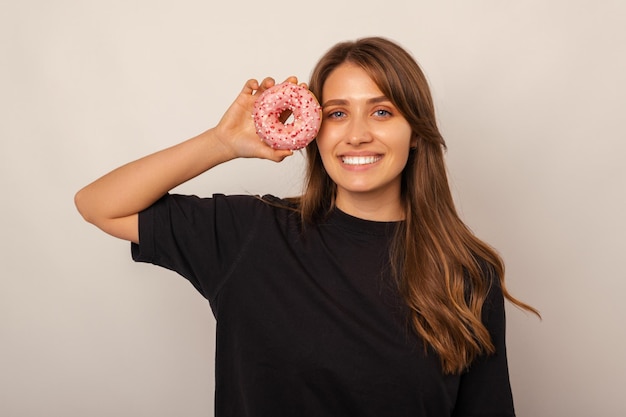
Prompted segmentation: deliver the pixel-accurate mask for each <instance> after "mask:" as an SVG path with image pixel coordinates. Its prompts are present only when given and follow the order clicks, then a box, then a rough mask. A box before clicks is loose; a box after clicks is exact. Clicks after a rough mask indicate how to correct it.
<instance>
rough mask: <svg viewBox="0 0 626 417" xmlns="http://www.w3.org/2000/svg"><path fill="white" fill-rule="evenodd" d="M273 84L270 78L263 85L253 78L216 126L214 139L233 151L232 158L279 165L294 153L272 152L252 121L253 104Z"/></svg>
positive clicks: (286, 151) (296, 80)
mask: <svg viewBox="0 0 626 417" xmlns="http://www.w3.org/2000/svg"><path fill="white" fill-rule="evenodd" d="M285 81H288V82H291V83H297V82H298V79H297V78H296V77H289V78H287V79H286V80H285ZM274 84H275V81H274V79H272V78H269V77H268V78H265V79H264V80H263V81H262V82H261V83H260V84H259V82H258V81H257V80H254V79H251V80H248V81H247V82H246V84H245V85H244V87H243V89H242V90H241V92H240V93H239V95H238V96H237V98H236V100H235V101H234V102H233V104H231V106H230V107H229V108H228V110H227V111H226V113H225V114H224V116H222V119H221V120H220V121H219V123H218V124H217V126H215V128H214V130H213V133H214V134H215V138H216V139H217V140H218V141H219V142H220V143H221V144H222V145H223V146H224V147H225V148H226V149H228V150H229V152H231V154H232V157H233V158H263V159H269V160H272V161H276V162H279V161H282V160H283V159H285V158H286V157H287V156H289V155H292V154H293V151H291V150H285V149H283V150H280V149H273V148H271V147H270V146H268V145H267V144H266V143H265V142H263V141H262V140H261V139H260V138H259V136H258V135H257V133H256V130H255V127H254V121H253V120H252V112H253V110H254V102H255V101H256V100H257V98H258V96H259V95H260V94H261V93H263V91H265V90H267V89H268V88H270V87H272V86H274Z"/></svg>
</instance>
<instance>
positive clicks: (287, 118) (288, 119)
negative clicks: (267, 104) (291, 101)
mask: <svg viewBox="0 0 626 417" xmlns="http://www.w3.org/2000/svg"><path fill="white" fill-rule="evenodd" d="M278 120H280V122H281V123H282V124H284V125H291V124H293V123H294V122H295V120H296V118H295V117H294V116H293V112H292V111H291V110H289V109H286V110H283V112H282V113H281V114H280V116H278Z"/></svg>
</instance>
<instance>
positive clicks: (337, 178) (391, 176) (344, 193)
mask: <svg viewBox="0 0 626 417" xmlns="http://www.w3.org/2000/svg"><path fill="white" fill-rule="evenodd" d="M321 96H322V97H324V103H323V105H322V106H323V118H324V119H323V120H324V123H323V127H322V129H321V130H320V132H319V134H318V136H317V147H318V149H319V153H320V157H321V158H322V162H323V164H324V168H325V169H326V172H327V173H328V175H329V176H330V178H331V179H332V181H333V182H334V183H335V184H336V187H337V188H336V194H335V204H336V206H337V208H339V209H340V210H342V211H344V212H346V213H348V214H351V215H353V216H356V217H361V218H365V219H367V220H377V221H393V220H403V219H404V217H405V214H404V205H403V204H402V202H401V200H400V184H401V174H402V171H403V170H404V167H405V166H406V163H407V160H408V157H409V148H410V147H411V146H415V142H416V137H415V136H414V135H413V132H412V131H411V126H410V125H409V123H408V122H407V120H406V119H405V118H404V116H403V115H402V114H401V113H400V112H399V111H398V110H397V109H396V107H395V106H394V104H393V103H392V102H391V101H390V100H389V99H388V98H387V97H386V96H385V95H384V94H383V93H382V92H381V91H380V88H378V86H377V85H376V84H375V83H374V81H373V80H372V79H371V78H370V77H369V75H368V74H367V73H366V72H365V70H364V69H363V68H361V67H359V66H356V65H354V64H350V63H345V64H342V65H340V66H339V67H337V68H336V69H335V70H334V71H333V72H332V73H331V74H330V75H329V77H328V78H327V79H326V82H325V83H324V88H323V91H322V94H321Z"/></svg>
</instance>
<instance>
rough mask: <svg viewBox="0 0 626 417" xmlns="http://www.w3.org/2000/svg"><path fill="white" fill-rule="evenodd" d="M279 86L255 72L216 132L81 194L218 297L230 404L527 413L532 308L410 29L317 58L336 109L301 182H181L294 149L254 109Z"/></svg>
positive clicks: (211, 297)
mask: <svg viewBox="0 0 626 417" xmlns="http://www.w3.org/2000/svg"><path fill="white" fill-rule="evenodd" d="M288 81H290V82H293V83H297V79H296V78H290V79H288ZM272 85H274V81H273V80H272V79H270V78H266V79H265V80H263V81H262V82H261V83H258V82H257V81H256V80H250V81H248V82H247V83H246V84H245V86H244V88H243V90H242V91H241V93H240V94H239V96H238V97H237V99H236V100H235V102H234V103H233V104H232V105H231V107H230V108H229V109H228V110H227V112H226V113H225V114H224V116H223V118H222V119H221V120H220V122H219V123H218V124H217V125H216V126H215V127H214V128H212V129H209V130H208V131H206V132H204V133H202V134H201V135H199V136H197V137H195V138H192V139H190V140H188V141H186V142H183V143H181V144H179V145H176V146H174V147H171V148H168V149H165V150H163V151H160V152H157V153H155V154H152V155H150V156H147V157H145V158H142V159H140V160H137V161H134V162H131V163H129V164H127V165H125V166H122V167H120V168H118V169H116V170H114V171H112V172H111V173H109V174H107V175H105V176H104V177H102V178H100V179H98V180H97V181H95V182H93V183H92V184H90V185H88V186H87V187H85V188H84V189H82V190H81V191H79V192H78V194H77V195H76V204H77V207H78V209H79V211H80V213H81V214H82V215H83V216H84V217H85V219H86V220H87V221H89V222H92V223H93V224H95V225H96V226H98V227H100V228H101V229H102V230H104V231H105V232H107V233H109V234H111V235H113V236H117V237H120V238H122V239H126V240H128V241H131V242H133V244H132V256H133V258H134V259H135V260H137V261H142V262H151V263H154V264H157V265H160V266H163V267H165V268H169V269H172V270H174V271H176V272H178V273H179V274H181V275H182V276H184V277H185V278H187V279H188V280H189V281H190V282H191V283H192V284H193V285H194V286H195V288H196V289H197V290H198V291H199V292H200V293H201V294H202V295H203V296H204V297H205V298H207V299H208V301H209V302H210V305H211V308H212V310H213V313H214V315H215V318H216V320H217V339H216V340H217V342H216V343H217V345H216V346H217V353H216V367H215V376H216V394H215V395H216V400H215V407H216V408H215V415H216V416H218V417H220V416H316V417H319V416H386V417H392V416H407V417H408V416H433V417H441V416H491V417H495V416H513V415H514V410H513V400H512V395H511V389H510V384H509V376H508V368H507V357H506V347H505V317H504V299H505V298H507V299H509V300H510V301H512V302H513V303H514V304H516V305H518V306H520V307H522V308H526V309H530V310H532V308H530V307H528V306H526V305H525V304H523V303H521V302H519V301H517V300H515V299H514V298H512V297H511V296H510V295H509V294H508V293H507V291H506V289H505V287H504V283H503V264H502V261H501V259H500V257H499V256H498V255H497V254H496V253H495V252H494V250H492V249H491V248H490V247H489V246H488V245H486V244H485V243H483V242H482V241H481V240H479V239H478V238H477V237H475V236H474V235H473V234H472V233H471V232H470V230H469V229H468V228H467V227H466V226H465V225H464V223H463V222H462V221H461V220H460V219H459V216H458V215H457V213H456V211H455V208H454V204H453V199H452V196H451V193H450V190H449V186H448V182H447V178H446V170H445V164H444V156H443V152H444V149H445V143H444V140H443V138H442V136H441V134H440V133H439V130H438V128H437V123H436V119H435V113H434V108H433V103H432V99H431V95H430V92H429V87H428V85H427V82H426V79H425V77H424V75H423V73H422V71H421V70H420V68H419V66H418V64H417V63H416V62H415V60H414V59H413V58H412V57H411V55H410V54H409V53H408V52H406V51H405V50H404V49H402V48H401V47H400V46H398V45H397V44H395V43H394V42H391V41H389V40H387V39H384V38H365V39H360V40H357V41H355V42H343V43H340V44H337V45H335V46H334V47H333V48H331V49H330V50H329V51H328V52H327V53H326V54H325V55H324V56H323V57H322V58H321V60H320V61H319V63H318V64H317V66H316V67H315V69H314V71H313V73H312V77H311V80H310V84H309V88H310V89H311V91H312V92H313V93H314V94H315V96H316V97H317V98H318V100H319V101H320V103H321V104H322V109H323V116H322V120H323V122H322V126H321V129H320V131H319V133H318V136H317V138H316V140H315V141H313V142H312V143H311V144H310V145H309V146H308V147H307V149H306V154H307V158H308V170H307V178H306V187H305V191H304V193H303V194H302V196H300V197H298V198H294V199H280V198H277V197H274V196H264V197H262V198H259V197H255V196H224V195H219V194H216V195H213V196H212V197H210V198H208V197H205V198H199V197H196V196H183V195H171V194H169V193H168V191H169V190H171V189H172V188H174V187H175V186H177V185H179V184H181V183H183V182H185V181H187V180H189V179H191V178H193V177H195V176H197V175H199V174H201V173H203V172H205V171H207V170H209V169H211V168H212V167H214V166H216V165H218V164H220V163H223V162H226V161H229V160H231V159H234V158H247V157H252V158H266V159H271V160H274V161H281V160H282V159H284V158H285V157H287V156H289V155H290V154H291V151H284V150H273V149H271V148H270V147H268V146H267V145H265V144H263V143H262V142H261V141H260V140H259V138H258V136H257V135H256V132H255V128H254V125H253V121H252V119H251V117H250V115H251V112H252V108H253V105H254V102H255V99H256V98H257V96H258V94H259V93H261V92H263V91H264V90H266V89H267V88H269V87H271V86H272ZM532 311H534V310H532Z"/></svg>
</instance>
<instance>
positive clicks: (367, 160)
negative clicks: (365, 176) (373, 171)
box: [341, 155, 381, 165]
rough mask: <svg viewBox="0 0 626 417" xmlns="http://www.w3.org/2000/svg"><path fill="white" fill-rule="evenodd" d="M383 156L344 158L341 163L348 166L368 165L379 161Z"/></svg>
mask: <svg viewBox="0 0 626 417" xmlns="http://www.w3.org/2000/svg"><path fill="white" fill-rule="evenodd" d="M380 158H381V156H378V155H376V156H374V155H372V156H342V157H341V162H343V163H344V164H346V165H368V164H373V163H375V162H377V161H379V160H380Z"/></svg>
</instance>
